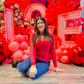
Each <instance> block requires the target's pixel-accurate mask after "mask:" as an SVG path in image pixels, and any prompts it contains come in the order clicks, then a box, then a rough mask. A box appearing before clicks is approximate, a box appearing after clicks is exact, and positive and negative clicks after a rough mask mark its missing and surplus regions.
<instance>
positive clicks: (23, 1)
mask: <svg viewBox="0 0 84 84" xmlns="http://www.w3.org/2000/svg"><path fill="white" fill-rule="evenodd" d="M30 3H31V0H5V2H4V4H5V6H6V7H8V8H10V6H11V5H14V4H19V8H20V9H22V10H23V11H24V10H25V9H26V8H27V6H28V5H30Z"/></svg>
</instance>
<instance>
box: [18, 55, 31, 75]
mask: <svg viewBox="0 0 84 84" xmlns="http://www.w3.org/2000/svg"><path fill="white" fill-rule="evenodd" d="M30 66H31V58H30V56H29V57H28V58H27V59H26V60H24V61H23V62H21V63H19V64H18V65H17V69H18V70H19V71H20V72H22V73H26V71H27V70H28V68H29V67H30Z"/></svg>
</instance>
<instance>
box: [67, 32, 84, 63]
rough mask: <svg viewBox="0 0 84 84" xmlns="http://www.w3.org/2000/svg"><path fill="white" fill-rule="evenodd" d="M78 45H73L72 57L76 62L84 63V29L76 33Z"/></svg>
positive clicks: (70, 52)
mask: <svg viewBox="0 0 84 84" xmlns="http://www.w3.org/2000/svg"><path fill="white" fill-rule="evenodd" d="M75 43H76V45H77V46H73V47H72V48H71V49H70V51H69V54H70V59H71V60H72V61H73V63H74V64H83V63H84V31H83V32H81V33H80V34H78V35H76V41H75Z"/></svg>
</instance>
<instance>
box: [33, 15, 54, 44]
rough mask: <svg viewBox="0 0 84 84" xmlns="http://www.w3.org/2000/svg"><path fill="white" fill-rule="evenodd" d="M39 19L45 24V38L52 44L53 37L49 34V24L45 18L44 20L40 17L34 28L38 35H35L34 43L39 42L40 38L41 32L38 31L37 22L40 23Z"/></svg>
mask: <svg viewBox="0 0 84 84" xmlns="http://www.w3.org/2000/svg"><path fill="white" fill-rule="evenodd" d="M39 19H41V20H42V21H43V22H44V24H45V29H44V37H45V38H46V39H48V40H50V41H51V42H52V37H51V35H50V34H49V32H48V26H47V22H46V20H45V18H43V17H41V16H40V17H37V18H36V22H35V28H34V30H35V32H36V35H35V37H34V43H35V41H38V40H39V38H40V31H39V29H38V27H37V21H38V20H39Z"/></svg>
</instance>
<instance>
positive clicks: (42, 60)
mask: <svg viewBox="0 0 84 84" xmlns="http://www.w3.org/2000/svg"><path fill="white" fill-rule="evenodd" d="M30 52H31V54H30V56H29V57H28V58H27V59H26V60H24V61H23V60H22V59H21V60H19V61H15V62H14V63H13V64H12V66H13V67H14V66H16V67H17V69H18V70H19V71H20V72H21V73H26V74H27V76H28V77H30V78H32V79H36V78H38V77H40V76H41V75H43V74H44V73H45V72H47V70H48V69H49V66H50V58H51V57H52V60H53V64H54V67H55V71H56V72H57V73H58V67H57V60H56V53H55V45H54V36H53V35H52V34H49V32H48V27H47V23H46V20H45V19H44V18H43V17H38V18H37V19H36V24H35V33H32V34H31V35H30ZM50 53H51V57H50ZM22 61H23V62H22ZM19 62H20V63H19Z"/></svg>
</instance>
